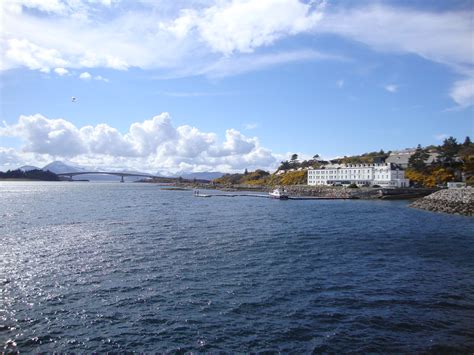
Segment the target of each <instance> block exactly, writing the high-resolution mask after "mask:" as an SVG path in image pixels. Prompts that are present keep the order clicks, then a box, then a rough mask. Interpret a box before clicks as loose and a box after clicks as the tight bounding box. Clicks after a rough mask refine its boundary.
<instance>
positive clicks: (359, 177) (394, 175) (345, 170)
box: [308, 163, 410, 187]
mask: <svg viewBox="0 0 474 355" xmlns="http://www.w3.org/2000/svg"><path fill="white" fill-rule="evenodd" d="M350 184H356V185H358V186H373V185H379V186H381V187H408V186H410V180H408V179H405V171H403V169H402V168H401V167H400V166H398V165H396V164H391V163H381V164H332V165H326V166H323V167H322V168H320V169H310V170H308V185H326V186H331V185H343V186H344V185H350Z"/></svg>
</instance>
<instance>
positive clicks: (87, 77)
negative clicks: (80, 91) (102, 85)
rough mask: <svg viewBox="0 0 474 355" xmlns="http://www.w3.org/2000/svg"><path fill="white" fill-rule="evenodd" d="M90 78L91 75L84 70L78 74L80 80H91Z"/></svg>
mask: <svg viewBox="0 0 474 355" xmlns="http://www.w3.org/2000/svg"><path fill="white" fill-rule="evenodd" d="M91 78H92V75H90V74H89V73H88V72H86V71H85V72H84V73H81V74H79V79H82V80H91Z"/></svg>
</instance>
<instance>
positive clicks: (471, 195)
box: [410, 188, 474, 216]
mask: <svg viewBox="0 0 474 355" xmlns="http://www.w3.org/2000/svg"><path fill="white" fill-rule="evenodd" d="M410 206H411V207H416V208H421V209H424V210H427V211H434V212H445V213H453V214H461V215H464V216H474V189H473V188H462V189H449V190H441V191H437V192H435V193H432V194H431V195H428V196H426V197H423V198H421V199H419V200H416V201H415V202H413V203H412V204H411V205H410Z"/></svg>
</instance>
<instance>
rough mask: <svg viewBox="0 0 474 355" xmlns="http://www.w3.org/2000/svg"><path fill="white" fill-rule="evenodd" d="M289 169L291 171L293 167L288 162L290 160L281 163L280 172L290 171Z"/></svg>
mask: <svg viewBox="0 0 474 355" xmlns="http://www.w3.org/2000/svg"><path fill="white" fill-rule="evenodd" d="M288 169H291V165H290V163H289V162H288V160H285V161H282V162H281V163H280V167H279V168H278V170H288Z"/></svg>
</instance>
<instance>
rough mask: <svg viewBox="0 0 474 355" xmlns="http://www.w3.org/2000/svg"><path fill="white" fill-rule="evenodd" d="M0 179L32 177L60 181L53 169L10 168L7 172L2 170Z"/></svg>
mask: <svg viewBox="0 0 474 355" xmlns="http://www.w3.org/2000/svg"><path fill="white" fill-rule="evenodd" d="M0 179H30V180H42V181H59V180H60V179H59V176H57V175H56V174H55V173H52V172H51V171H49V170H47V171H44V170H39V169H34V170H29V171H23V170H20V169H17V170H8V171H7V172H2V171H0Z"/></svg>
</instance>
